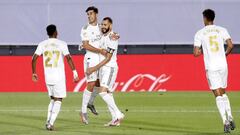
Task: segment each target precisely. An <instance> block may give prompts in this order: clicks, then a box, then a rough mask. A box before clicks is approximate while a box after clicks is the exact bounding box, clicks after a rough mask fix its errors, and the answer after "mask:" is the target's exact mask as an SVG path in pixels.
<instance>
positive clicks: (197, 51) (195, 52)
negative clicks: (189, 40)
mask: <svg viewBox="0 0 240 135" xmlns="http://www.w3.org/2000/svg"><path fill="white" fill-rule="evenodd" d="M201 54H202V49H201V48H200V47H197V46H194V49H193V55H194V56H195V57H198V56H200V55H201Z"/></svg>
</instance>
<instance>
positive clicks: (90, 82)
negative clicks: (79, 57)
mask: <svg viewBox="0 0 240 135" xmlns="http://www.w3.org/2000/svg"><path fill="white" fill-rule="evenodd" d="M90 60H91V59H89V61H88V62H84V73H85V72H86V70H87V68H89V67H93V66H94V62H93V61H90ZM97 74H98V73H97V72H93V73H92V74H90V75H87V74H85V76H86V78H87V87H86V89H85V90H84V91H83V97H82V108H81V112H80V116H81V121H82V122H83V123H84V124H88V116H87V105H88V103H89V100H90V98H91V95H92V92H93V89H94V87H95V85H96V81H97V78H98V77H97Z"/></svg>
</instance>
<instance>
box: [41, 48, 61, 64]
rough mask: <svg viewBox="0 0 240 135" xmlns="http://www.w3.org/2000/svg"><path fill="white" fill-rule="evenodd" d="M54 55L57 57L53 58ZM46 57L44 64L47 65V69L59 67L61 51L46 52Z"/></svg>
mask: <svg viewBox="0 0 240 135" xmlns="http://www.w3.org/2000/svg"><path fill="white" fill-rule="evenodd" d="M54 55H56V57H53V56H54ZM44 56H45V57H46V59H45V61H44V63H45V67H57V66H58V60H59V57H60V52H59V51H46V52H44ZM52 59H54V60H53V64H51V63H50V61H52Z"/></svg>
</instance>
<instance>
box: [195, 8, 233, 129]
mask: <svg viewBox="0 0 240 135" xmlns="http://www.w3.org/2000/svg"><path fill="white" fill-rule="evenodd" d="M214 18H215V13H214V11H213V10H211V9H206V10H204V11H203V20H204V24H205V27H204V28H202V29H201V30H199V31H198V32H197V33H196V35H195V37H194V51H193V53H194V56H195V57H197V56H200V55H201V53H202V52H203V55H204V63H205V70H206V76H207V80H208V84H209V87H210V89H211V90H212V92H213V94H214V95H215V97H216V104H217V108H218V110H219V112H220V115H221V117H222V120H223V125H224V132H225V133H229V132H230V129H231V130H234V128H235V124H234V121H233V116H232V112H231V107H230V102H229V99H228V96H227V94H226V92H225V89H226V87H227V77H228V67H227V60H226V56H228V55H229V54H230V53H231V51H232V49H233V44H232V41H231V37H230V35H229V33H228V31H227V30H226V29H225V28H223V27H220V26H217V25H214V23H213V21H214ZM225 42H226V43H227V48H226V51H225V49H224V43H225Z"/></svg>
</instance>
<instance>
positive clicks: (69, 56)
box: [65, 54, 79, 82]
mask: <svg viewBox="0 0 240 135" xmlns="http://www.w3.org/2000/svg"><path fill="white" fill-rule="evenodd" d="M65 58H66V59H67V63H68V65H69V66H70V68H71V69H72V71H74V70H76V68H75V65H74V63H73V60H72V57H71V55H70V54H68V55H66V56H65ZM73 79H74V82H77V81H79V77H78V76H76V77H75V76H74V78H73Z"/></svg>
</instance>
